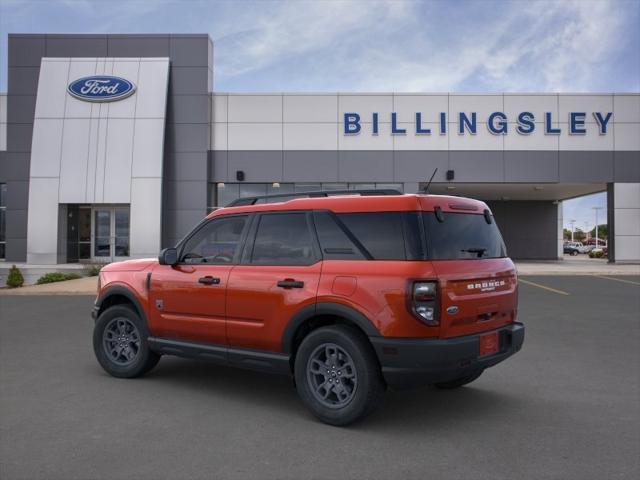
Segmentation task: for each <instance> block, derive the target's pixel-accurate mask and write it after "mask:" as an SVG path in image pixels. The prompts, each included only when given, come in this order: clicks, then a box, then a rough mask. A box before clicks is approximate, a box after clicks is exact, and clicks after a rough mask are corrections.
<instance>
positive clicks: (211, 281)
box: [198, 275, 220, 285]
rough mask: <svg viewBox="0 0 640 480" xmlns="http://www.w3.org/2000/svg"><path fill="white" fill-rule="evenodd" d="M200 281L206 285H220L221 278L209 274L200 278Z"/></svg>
mask: <svg viewBox="0 0 640 480" xmlns="http://www.w3.org/2000/svg"><path fill="white" fill-rule="evenodd" d="M198 283H203V284H205V285H219V284H220V279H219V278H218V277H211V276H209V275H207V276H206V277H202V278H199V279H198Z"/></svg>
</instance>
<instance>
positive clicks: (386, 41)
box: [214, 0, 638, 91]
mask: <svg viewBox="0 0 640 480" xmlns="http://www.w3.org/2000/svg"><path fill="white" fill-rule="evenodd" d="M269 5H270V8H269V9H268V10H269V11H268V13H267V14H266V15H262V14H260V13H255V12H250V13H249V12H245V13H243V14H241V15H240V16H238V17H237V18H236V19H235V21H234V22H233V24H234V25H233V27H231V29H230V31H228V32H226V33H225V34H224V35H222V36H221V37H219V38H218V39H217V40H218V42H217V46H216V51H217V55H216V67H217V69H216V72H215V74H216V81H221V82H222V83H224V84H227V83H232V80H233V78H234V77H239V76H243V75H247V74H252V73H255V74H261V73H263V72H265V71H266V70H268V69H276V68H288V69H291V74H292V75H295V74H296V73H302V72H306V74H307V75H311V74H312V73H315V71H314V70H313V69H310V67H309V58H312V57H314V56H317V57H318V58H322V59H323V60H324V61H325V62H326V65H324V67H325V69H326V71H327V72H328V76H329V77H331V78H330V79H327V78H318V79H317V81H315V82H313V81H312V82H311V83H312V84H314V83H315V84H317V85H318V89H320V90H326V89H327V86H328V85H337V88H338V89H343V90H344V89H348V90H367V91H390V90H395V91H465V90H466V91H468V90H477V91H481V90H486V89H487V85H489V86H490V88H491V89H493V90H504V91H589V90H593V89H594V88H595V87H594V85H599V83H598V82H597V81H598V80H599V78H598V77H599V76H600V75H602V74H603V73H604V72H603V67H604V65H605V64H606V62H607V61H608V60H609V59H610V56H611V54H612V52H615V51H618V50H619V49H621V48H622V45H621V35H620V34H619V32H621V31H624V29H623V26H624V24H625V21H627V20H626V19H625V17H624V15H625V11H624V9H620V8H614V7H615V6H616V5H614V4H612V3H611V2H608V1H605V0H603V1H593V2H585V1H578V0H572V1H563V2H526V3H524V2H510V3H508V2H507V3H504V4H502V5H503V6H504V8H502V9H501V10H500V11H493V12H491V15H487V14H486V13H487V12H484V16H483V17H482V18H478V19H474V18H472V16H473V15H475V14H476V13H478V12H481V11H482V10H483V8H482V6H483V4H482V3H478V4H475V6H476V10H472V8H471V7H470V6H469V4H465V5H466V7H465V8H463V9H460V11H461V13H462V14H464V15H465V17H461V18H460V21H459V22H456V21H453V20H449V21H448V23H447V22H442V20H441V15H442V13H443V12H442V10H441V9H442V4H428V3H426V4H425V3H420V2H398V1H380V2H372V3H352V2H314V3H304V4H300V3H286V4H279V5H278V4H275V5H274V4H269ZM363 5H365V7H364V8H363ZM455 5H456V4H455V3H449V4H447V6H448V8H450V9H455V8H456V7H455ZM471 5H474V4H471ZM478 6H479V7H478ZM436 7H438V8H439V9H440V10H438V8H436ZM632 7H633V6H632ZM256 18H257V20H256ZM632 18H633V15H632ZM636 18H637V15H636ZM630 28H633V27H630ZM214 31H215V29H214ZM616 32H618V34H617V35H616ZM631 61H633V60H631ZM637 62H638V60H636V63H637ZM305 69H307V70H305ZM340 80H342V82H341V81H340ZM308 83H309V82H305V84H308ZM637 83H638V80H637V79H636V84H637ZM345 86H346V88H345Z"/></svg>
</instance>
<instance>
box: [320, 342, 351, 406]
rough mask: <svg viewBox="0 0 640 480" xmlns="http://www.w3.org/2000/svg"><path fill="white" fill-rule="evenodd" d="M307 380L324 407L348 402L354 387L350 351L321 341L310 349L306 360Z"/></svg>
mask: <svg viewBox="0 0 640 480" xmlns="http://www.w3.org/2000/svg"><path fill="white" fill-rule="evenodd" d="M307 381H308V382H309V388H310V389H311V393H312V394H313V396H314V397H315V399H316V400H317V401H318V402H320V403H321V404H322V405H323V406H325V407H328V408H342V407H345V406H346V405H348V404H349V402H351V400H353V397H354V396H355V393H356V389H357V387H358V377H357V374H356V367H355V364H354V362H353V359H352V358H351V355H349V354H348V353H347V352H346V351H345V350H344V349H343V348H342V347H340V346H338V345H336V344H335V343H323V344H322V345H319V346H318V347H316V349H315V350H314V351H313V352H312V353H311V355H310V356H309V360H308V361H307Z"/></svg>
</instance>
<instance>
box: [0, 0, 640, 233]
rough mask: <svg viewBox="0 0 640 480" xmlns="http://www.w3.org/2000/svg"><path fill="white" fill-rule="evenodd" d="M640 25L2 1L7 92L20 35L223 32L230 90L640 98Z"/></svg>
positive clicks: (630, 14) (329, 8)
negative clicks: (10, 42) (10, 55)
mask: <svg viewBox="0 0 640 480" xmlns="http://www.w3.org/2000/svg"><path fill="white" fill-rule="evenodd" d="M639 25H640V0H562V1H560V0H554V1H546V0H515V1H492V0H475V1H469V0H466V1H465V0H446V1H426V0H425V1H418V0H407V1H404V0H353V1H346V0H345V1H342V0H324V1H321V0H319V1H288V2H287V1H270V0H262V1H243V0H234V1H208V0H182V1H180V0H126V1H122V0H0V91H6V88H7V86H6V83H7V34H8V33H167V32H170V33H208V34H209V35H210V36H211V38H212V39H213V42H214V90H216V91H219V92H224V91H226V92H274V91H275V92H282V91H307V92H323V91H341V92H348V91H372V92H380V91H384V92H389V91H396V92H539V91H544V92H638V91H640V55H639V54H638V52H640V27H639ZM601 197H603V194H599V195H598V196H596V197H595V198H593V199H585V198H583V199H579V200H573V201H569V202H565V215H564V218H565V222H566V221H567V219H568V218H569V217H571V218H572V219H576V220H577V221H578V223H577V224H578V225H581V226H583V225H584V221H589V220H590V219H591V217H592V216H594V215H592V214H593V211H592V210H591V209H588V211H587V210H585V209H584V208H583V207H587V206H589V207H590V206H592V204H594V205H596V204H600V203H602V202H603V200H602V198H601ZM604 203H605V204H606V200H604ZM574 208H575V209H574ZM567 210H569V211H567ZM583 210H584V211H583ZM581 222H582V223H581ZM591 222H592V225H591V226H593V223H594V222H595V219H594V220H591ZM590 228H591V227H590Z"/></svg>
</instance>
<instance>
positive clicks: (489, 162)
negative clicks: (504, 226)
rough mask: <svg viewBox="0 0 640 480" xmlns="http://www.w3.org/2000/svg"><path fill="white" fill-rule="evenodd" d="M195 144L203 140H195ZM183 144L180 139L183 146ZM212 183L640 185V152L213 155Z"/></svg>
mask: <svg viewBox="0 0 640 480" xmlns="http://www.w3.org/2000/svg"><path fill="white" fill-rule="evenodd" d="M198 138H201V136H199V137H198ZM186 141H187V140H185V139H183V142H186ZM210 157H211V158H212V159H213V160H212V162H211V167H212V168H210V170H209V174H210V175H209V180H210V181H211V182H227V181H231V182H233V181H235V172H236V170H242V171H244V172H245V178H246V181H247V182H275V181H284V182H301V181H314V182H336V181H339V182H367V181H370V182H374V181H375V182H408V181H426V180H428V179H429V178H430V177H431V174H432V173H433V170H434V169H435V168H437V169H438V172H437V174H436V177H435V178H434V181H435V182H444V181H446V179H445V176H446V172H447V170H454V172H455V181H456V182H468V183H477V182H487V183H503V182H504V183H606V182H611V181H613V180H614V177H615V181H617V182H631V183H635V182H640V152H632V151H629V152H613V151H611V150H603V151H573V150H571V151H561V152H558V151H545V150H509V151H461V150H457V151H456V150H450V151H446V150H425V151H418V150H402V151H395V152H393V151H390V150H380V151H376V150H346V151H345V150H341V151H337V150H284V151H283V150H212V151H211V153H210Z"/></svg>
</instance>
